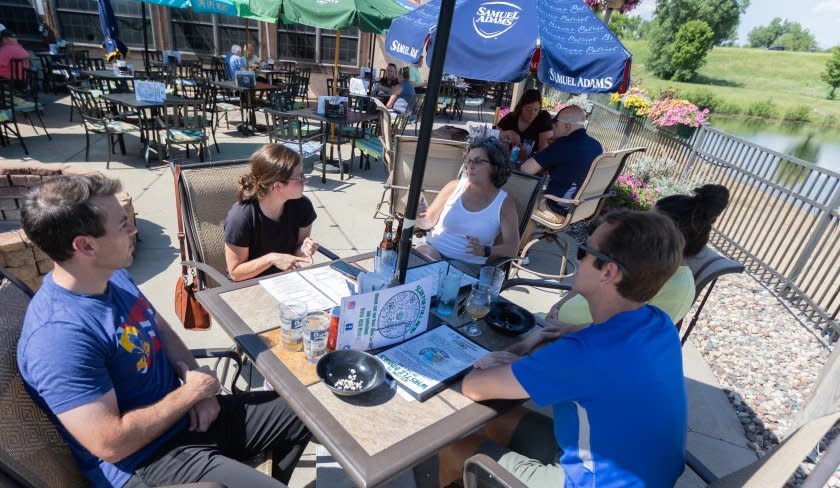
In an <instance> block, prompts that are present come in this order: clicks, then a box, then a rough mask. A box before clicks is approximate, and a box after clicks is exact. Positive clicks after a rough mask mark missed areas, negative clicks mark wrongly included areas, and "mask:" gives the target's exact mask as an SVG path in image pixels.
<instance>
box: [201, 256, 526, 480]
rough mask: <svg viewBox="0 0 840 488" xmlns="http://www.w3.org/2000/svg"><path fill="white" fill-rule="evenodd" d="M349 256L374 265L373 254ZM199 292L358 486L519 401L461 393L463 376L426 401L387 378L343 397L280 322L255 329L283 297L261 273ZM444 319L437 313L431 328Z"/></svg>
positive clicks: (496, 341) (503, 341) (498, 339)
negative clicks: (284, 337) (285, 336)
mask: <svg viewBox="0 0 840 488" xmlns="http://www.w3.org/2000/svg"><path fill="white" fill-rule="evenodd" d="M345 261H347V262H353V263H355V264H357V265H360V266H361V267H362V268H366V269H370V268H372V266H373V254H372V253H368V254H364V255H360V256H356V257H353V258H348V259H345ZM425 263H426V261H425V260H423V259H422V258H421V257H419V256H417V255H411V257H410V259H409V266H417V265H421V264H425ZM327 265H329V263H324V264H320V265H318V266H327ZM198 299H199V301H200V302H201V303H202V304H203V305H204V306H205V307H206V308H207V310H208V311H209V312H210V313H211V314H212V315H213V318H214V321H215V322H216V323H217V324H219V326H220V327H222V329H224V331H225V332H226V333H227V334H228V335H229V336H230V337H231V338H233V340H234V341H235V342H236V345H237V346H238V347H239V348H240V349H241V350H242V351H243V352H244V353H245V354H246V355H247V356H248V357H249V358H250V359H251V360H252V361H253V363H254V365H255V366H256V368H257V369H258V370H259V371H260V373H261V374H262V375H263V376H264V377H265V378H266V380H268V382H269V383H270V384H271V385H272V387H273V388H274V391H276V392H278V394H279V395H280V396H281V397H283V399H284V400H285V401H286V403H287V404H288V405H289V406H290V408H292V410H293V411H294V412H295V414H296V415H297V416H298V417H300V419H301V420H303V422H304V423H305V424H306V425H307V426H308V427H309V429H310V430H311V431H312V433H313V434H314V436H315V437H316V438H317V439H318V440H319V442H320V443H322V444H323V445H324V446H325V447H326V448H327V450H329V452H330V453H331V454H332V455H333V456H334V457H335V459H336V460H337V461H338V462H339V464H341V466H342V467H343V468H344V469H345V471H346V472H347V474H348V475H349V477H350V479H351V480H352V481H353V482H354V483H355V484H356V485H357V486H360V487H370V486H377V485H381V484H382V483H384V482H386V481H388V480H389V479H391V478H393V477H394V476H396V475H397V474H399V473H400V472H402V471H403V470H405V469H408V468H411V467H412V466H415V465H417V464H418V463H420V462H421V461H423V460H424V459H426V458H428V457H429V456H431V455H433V454H434V453H435V452H437V451H438V450H439V449H441V448H442V447H444V446H446V445H448V444H450V443H451V442H453V441H455V440H457V439H459V438H461V437H462V436H464V435H466V434H468V433H469V432H471V431H473V430H474V429H476V428H479V427H481V426H482V425H484V424H485V423H486V422H488V421H489V420H491V419H493V418H495V417H496V416H498V415H499V414H501V413H503V412H504V411H506V410H508V409H510V408H512V407H513V406H515V405H517V404H519V403H521V402H517V401H494V402H488V403H483V404H482V403H476V402H473V401H472V400H470V399H469V398H467V397H465V396H463V395H461V393H460V382H457V383H456V384H452V385H450V386H449V387H448V388H447V389H445V390H443V391H441V392H440V393H438V394H437V395H435V396H433V397H431V398H429V399H428V400H426V401H424V402H419V401H415V400H407V399H406V398H405V397H403V396H402V395H401V394H399V393H397V392H396V391H395V390H393V389H391V388H389V387H388V386H387V385H381V386H380V387H379V388H377V389H375V390H373V391H371V392H368V393H366V394H364V395H360V396H355V397H339V396H336V395H335V394H333V393H332V392H331V391H330V390H329V389H328V388H327V387H326V385H324V383H323V382H321V381H320V380H319V379H318V378H317V375H316V374H315V365H313V364H310V363H308V362H307V361H306V359H305V358H304V355H303V353H302V352H288V351H285V350H284V349H283V345H282V344H281V343H280V337H279V335H280V334H279V330H277V329H273V330H269V331H268V332H263V333H256V332H255V330H265V329H266V328H267V327H271V326H274V325H276V324H277V322H278V317H279V304H278V302H277V300H276V299H274V297H272V296H271V295H270V294H269V293H268V292H267V291H266V290H265V289H264V288H263V287H262V286H261V285H260V284H259V278H258V279H252V280H248V281H243V282H241V283H236V284H232V285H227V286H222V287H217V288H211V289H207V290H203V291H201V292H199V293H198ZM468 322H469V318H468V317H464V318H462V319H459V318H457V317H456V318H455V320H454V321H452V322H450V325H451V326H452V327H453V328H454V329H455V330H459V329H460V328H463V327H464V326H465V325H464V324H466V323H468ZM441 323H443V322H442V320H441V319H439V318H438V317H436V316H434V315H432V316H431V317H430V320H429V328H434V327H437V326H438V325H440V324H441ZM482 328H485V326H484V325H483V324H482ZM467 338H468V339H471V340H473V341H475V342H476V343H479V344H481V345H483V346H484V347H485V348H487V349H491V350H498V349H502V348H504V347H506V346H507V345H510V344H511V343H513V342H515V341H517V340H518V339H516V338H513V339H511V338H509V337H505V336H502V335H500V334H497V333H495V332H494V331H492V330H491V329H489V328H486V329H485V330H484V332H483V333H482V335H480V336H478V337H467Z"/></svg>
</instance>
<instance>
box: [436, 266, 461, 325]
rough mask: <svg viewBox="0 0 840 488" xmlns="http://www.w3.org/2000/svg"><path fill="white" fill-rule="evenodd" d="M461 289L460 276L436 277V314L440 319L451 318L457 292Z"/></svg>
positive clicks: (443, 275) (454, 274) (456, 299)
mask: <svg viewBox="0 0 840 488" xmlns="http://www.w3.org/2000/svg"><path fill="white" fill-rule="evenodd" d="M460 289H461V276H460V275H458V274H457V273H452V274H447V273H444V272H441V273H440V274H439V275H438V289H437V309H436V311H437V314H438V315H440V316H441V317H451V316H452V315H453V314H454V313H455V303H456V302H457V301H458V291H459V290H460Z"/></svg>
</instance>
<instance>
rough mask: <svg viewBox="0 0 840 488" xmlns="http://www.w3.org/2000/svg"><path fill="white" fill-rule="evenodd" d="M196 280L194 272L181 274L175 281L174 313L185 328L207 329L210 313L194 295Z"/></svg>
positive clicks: (196, 286) (196, 287)
mask: <svg viewBox="0 0 840 488" xmlns="http://www.w3.org/2000/svg"><path fill="white" fill-rule="evenodd" d="M197 291H198V280H197V279H196V276H195V274H194V273H192V272H190V273H187V274H186V275H184V274H182V275H181V276H179V277H178V281H176V282H175V315H177V316H178V320H180V321H181V323H182V324H184V328H185V329H209V328H210V314H209V313H207V310H205V309H204V307H203V306H202V305H201V303H199V302H198V298H196V297H195V294H196V292H197Z"/></svg>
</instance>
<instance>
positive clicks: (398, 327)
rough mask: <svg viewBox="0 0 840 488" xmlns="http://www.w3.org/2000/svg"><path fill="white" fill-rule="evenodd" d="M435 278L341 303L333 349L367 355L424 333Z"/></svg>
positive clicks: (359, 296)
mask: <svg viewBox="0 0 840 488" xmlns="http://www.w3.org/2000/svg"><path fill="white" fill-rule="evenodd" d="M436 290H437V277H436V276H435V277H431V276H427V277H425V278H423V279H421V280H420V281H414V282H411V283H406V284H404V285H400V286H394V287H391V288H385V289H382V290H378V291H373V292H370V293H362V294H359V295H354V296H352V297H348V298H343V299H342V300H341V322H340V325H339V328H338V337H337V340H336V347H337V348H338V349H356V350H360V351H367V350H369V349H378V348H380V347H385V346H389V345H391V344H396V343H397V342H402V341H404V340H406V339H409V338H411V337H414V336H416V335H417V334H420V333H422V332H425V331H426V328H427V327H428V325H429V308H430V304H431V300H432V296H434V294H435V291H436Z"/></svg>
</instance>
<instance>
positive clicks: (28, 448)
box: [0, 268, 239, 488]
mask: <svg viewBox="0 0 840 488" xmlns="http://www.w3.org/2000/svg"><path fill="white" fill-rule="evenodd" d="M31 299H32V290H30V289H29V288H28V287H27V286H26V285H24V284H23V283H21V282H20V281H18V280H17V279H16V278H15V277H13V276H12V275H10V274H9V273H8V272H7V271H6V270H4V269H3V268H0V310H3V313H0V391H3V395H2V396H0V411H2V412H3V415H0V486H3V487H10V488H65V487H86V486H91V485H90V483H89V482H88V480H87V479H86V478H85V477H84V476H83V475H82V473H81V471H79V468H78V467H77V465H76V462H75V460H74V459H73V455H72V454H71V452H70V448H69V447H67V444H66V443H65V441H64V438H63V437H62V436H61V434H59V432H58V429H56V427H55V425H54V424H53V423H52V422H51V421H50V419H49V418H48V417H47V415H46V414H45V413H44V412H43V411H42V410H41V408H40V407H38V405H36V404H35V402H34V401H32V398H31V397H30V396H29V394H28V393H27V392H26V389H25V388H24V384H23V380H22V379H21V377H20V373H19V372H18V367H17V352H16V351H17V343H18V339H19V338H20V332H21V328H22V327H23V318H24V314H25V313H26V307H27V306H28V305H29V301H30V300H31ZM193 353H194V354H195V356H196V357H197V358H201V357H204V358H221V357H227V358H234V359H235V360H236V361H237V364H239V363H238V361H239V356H238V355H237V354H236V353H235V352H234V351H232V350H230V349H203V350H194V351H193ZM237 374H238V371H237ZM236 379H237V378H236V377H234V379H233V381H235V380H236ZM214 487H215V488H220V487H221V485H219V484H217V483H194V484H188V485H178V488H214ZM170 488H175V487H174V486H173V487H170Z"/></svg>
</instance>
